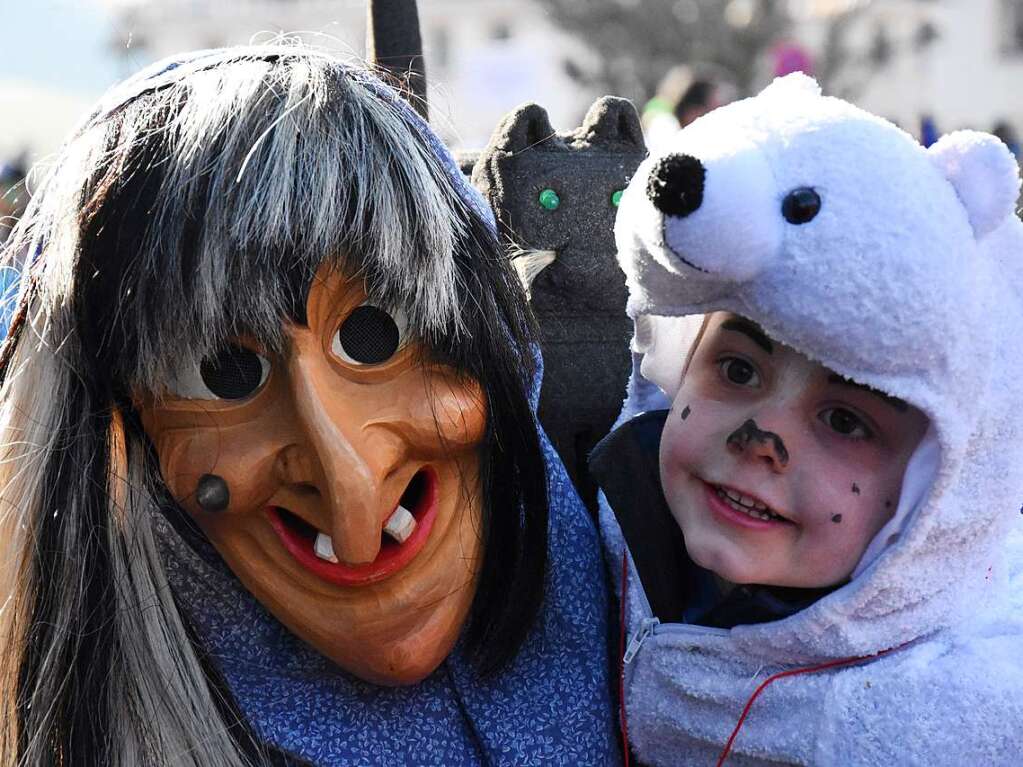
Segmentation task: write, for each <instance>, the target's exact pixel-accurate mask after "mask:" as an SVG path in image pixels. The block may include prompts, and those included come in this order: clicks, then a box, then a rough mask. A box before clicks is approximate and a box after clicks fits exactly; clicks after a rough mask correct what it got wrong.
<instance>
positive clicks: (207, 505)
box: [195, 474, 231, 512]
mask: <svg viewBox="0 0 1023 767" xmlns="http://www.w3.org/2000/svg"><path fill="white" fill-rule="evenodd" d="M195 502H196V503H198V504H199V507H200V508H201V509H202V510H203V511H209V512H219V511H223V510H224V509H226V508H227V507H228V505H229V504H230V503H231V491H230V490H229V489H228V487H227V482H226V481H224V478H223V477H218V476H217V475H216V474H203V475H202V476H201V477H199V482H198V484H197V485H196V488H195Z"/></svg>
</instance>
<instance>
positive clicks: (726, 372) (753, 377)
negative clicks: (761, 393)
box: [718, 357, 760, 386]
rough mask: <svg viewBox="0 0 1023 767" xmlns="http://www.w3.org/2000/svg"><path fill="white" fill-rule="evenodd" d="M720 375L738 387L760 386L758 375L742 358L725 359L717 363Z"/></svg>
mask: <svg viewBox="0 0 1023 767" xmlns="http://www.w3.org/2000/svg"><path fill="white" fill-rule="evenodd" d="M718 369H719V370H720V371H721V375H723V376H724V377H725V379H726V380H727V381H729V382H731V383H734V384H737V385H739V386H760V374H759V373H757V370H756V368H754V367H753V365H751V364H750V363H749V362H747V361H746V360H744V359H742V357H725V358H723V359H721V360H719V361H718Z"/></svg>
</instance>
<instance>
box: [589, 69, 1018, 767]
mask: <svg viewBox="0 0 1023 767" xmlns="http://www.w3.org/2000/svg"><path fill="white" fill-rule="evenodd" d="M667 154H688V155H691V156H693V157H696V158H698V159H699V160H701V162H702V163H703V164H704V166H705V168H706V175H705V188H704V197H703V203H702V205H701V206H700V207H699V208H698V209H697V210H695V211H694V212H693V213H691V214H690V215H688V216H685V217H677V216H672V215H666V214H662V213H661V212H660V211H658V210H657V209H656V208H655V207H654V205H653V204H652V203H651V201H650V200H649V199H648V196H647V189H646V187H647V179H648V177H649V174H650V171H651V169H652V167H653V166H654V165H655V163H657V162H658V160H660V159H661V158H662V157H663V156H665V155H667ZM801 187H809V188H812V189H814V190H815V191H816V192H817V193H818V194H819V196H820V198H821V202H822V204H821V209H820V212H819V213H818V214H817V216H816V217H815V218H814V219H813V220H811V221H810V222H808V223H804V224H801V225H799V224H792V223H789V222H788V221H786V219H785V218H784V217H783V215H782V202H783V200H784V198H785V196H786V195H787V194H788V193H789V192H790V191H791V190H793V189H798V188H801ZM1018 191H1019V175H1018V169H1017V166H1016V163H1015V161H1014V159H1013V157H1012V155H1011V154H1010V152H1009V151H1008V149H1007V148H1006V147H1005V146H1004V145H1002V144H1001V143H1000V142H999V141H998V140H997V139H995V138H994V137H993V136H988V135H985V134H980V133H974V132H959V133H955V134H951V135H949V136H947V137H945V138H944V139H942V140H941V141H940V142H938V143H937V144H935V145H934V146H933V147H931V149H930V150H925V149H924V148H923V147H922V146H920V145H919V144H918V143H917V142H916V141H915V140H914V139H913V138H912V137H910V136H909V135H908V134H906V133H904V132H902V131H901V130H899V129H898V128H896V127H895V126H894V125H892V124H890V123H888V122H886V121H885V120H882V119H881V118H878V117H876V116H873V115H870V114H868V113H866V112H864V111H862V110H859V109H857V108H855V107H853V106H852V105H850V104H848V103H846V102H843V101H841V100H838V99H833V98H827V97H823V96H822V95H821V94H820V89H819V88H818V87H817V84H816V83H815V82H814V81H813V80H812V79H810V78H809V77H806V76H805V75H801V74H795V75H789V76H787V77H785V78H781V79H779V80H776V81H775V82H774V83H773V84H772V85H770V86H769V87H768V88H767V89H765V90H764V91H763V92H762V93H761V94H759V95H758V96H755V97H753V98H750V99H746V100H744V101H740V102H736V103H734V104H731V105H729V106H726V107H723V108H721V109H718V110H716V111H714V112H712V113H710V114H708V115H706V116H704V117H703V118H701V119H699V120H697V121H696V122H695V123H693V124H692V125H690V126H689V127H687V128H685V129H684V130H682V131H680V132H679V133H678V134H677V135H676V137H675V139H674V140H673V141H672V142H671V143H670V144H669V145H668V146H666V147H665V148H664V149H663V150H662V151H661V152H659V153H658V154H657V155H656V156H652V157H650V158H649V159H648V160H647V161H646V162H645V163H644V164H643V165H642V166H640V168H639V170H638V172H637V173H636V176H635V177H634V179H633V181H632V183H631V184H630V185H629V187H628V189H627V190H626V191H625V193H624V195H623V197H622V201H621V205H620V208H619V215H618V219H617V224H616V238H617V242H618V248H619V260H620V263H621V266H622V268H623V270H624V271H625V273H626V275H627V279H628V285H629V289H630V302H629V311H630V314H631V315H632V316H633V317H634V318H637V320H638V321H639V322H640V324H644V323H646V324H649V323H651V322H652V323H653V324H654V325H655V326H656V327H655V330H654V331H651V330H650V328H649V327H647V328H645V329H644V333H645V335H644V338H643V343H641V344H638V345H637V346H636V352H637V365H636V368H637V376H638V371H639V370H642V371H643V372H644V373H646V374H647V376H648V377H649V378H651V379H652V380H654V381H655V382H656V383H657V384H659V385H660V386H661V388H662V389H663V390H664V394H665V395H666V396H667V397H668V398H669V399H670V398H672V397H673V396H674V394H675V390H677V388H678V385H679V371H680V367H679V366H680V365H681V363H682V362H683V361H684V357H685V355H684V354H680V353H679V337H678V336H676V337H674V338H672V333H671V328H672V327H677V328H680V329H681V333H682V335H683V336H685V334H686V333H688V334H689V335H688V337H685V342H686V343H689V342H691V340H692V338H691V336H692V333H691V330H692V327H693V325H692V324H691V323H690V324H688V325H679V324H678V322H677V321H675V324H674V325H673V324H672V322H670V321H664V322H660V321H659V320H657V318H658V317H667V318H675V317H683V316H689V315H695V314H702V313H705V312H709V311H715V310H728V311H732V312H735V313H737V314H740V315H742V316H745V317H748V318H750V319H752V320H755V321H756V322H758V323H760V324H761V325H762V326H763V327H764V328H765V330H766V331H767V332H768V334H769V335H770V336H771V337H773V338H775V339H777V340H779V341H781V342H783V343H785V344H788V345H790V346H792V347H794V348H796V349H797V350H799V351H801V352H803V353H804V354H806V355H807V356H809V357H811V358H812V359H815V360H817V361H819V362H821V363H823V364H825V365H827V366H828V367H830V368H833V369H834V370H836V371H837V372H839V373H841V374H842V375H844V376H846V377H848V378H851V379H853V380H855V381H858V382H860V383H864V384H867V385H870V386H872V387H875V388H877V389H879V390H882V391H884V392H887V393H889V394H891V395H893V396H896V397H900V398H902V399H904V400H906V401H908V402H911V403H912V404H914V405H916V406H917V407H919V408H921V409H922V410H923V411H925V412H926V413H927V415H928V416H929V418H930V419H931V430H930V432H929V436H928V438H927V439H925V441H924V442H925V444H924V445H923V446H922V447H921V448H920V449H919V450H918V454H919V453H920V450H923V451H925V453H926V451H930V454H929V455H928V454H919V455H917V456H914V460H916V461H917V463H918V464H919V465H920V466H922V467H923V469H921V470H920V471H919V472H917V473H915V474H914V478H913V482H907V484H909V485H912V487H911V488H910V489H909V490H907V491H905V492H904V493H903V501H905V502H906V504H907V508H905V509H900V519H898V520H897V525H898V528H899V529H898V530H897V531H894V532H895V534H893V531H892V530H891V529H886V530H885V531H882V532H883V534H884V535H885V539H884V540H881V541H879V540H875V541H874V543H873V544H872V547H871V550H870V554H869V557H870V558H869V560H865V561H864V562H863V563H861V568H860V569H859V570H858V571H857V573H856V577H855V578H853V579H852V580H851V581H850V582H849V583H848V584H847V585H845V586H843V587H842V588H840V589H838V590H836V591H834V592H832V593H831V594H829V595H828V596H826V597H824V598H822V599H820V600H819V601H817V602H816V603H814V604H813V605H811V606H810V607H808V608H806V609H804V610H802V611H801V612H799V613H797V614H795V615H793V616H791V617H789V618H787V619H784V620H781V621H775V622H770V623H764V624H760V625H751V626H737V627H735V628H734V629H731V630H729V631H725V630H720V629H709V628H701V627H697V626H685V625H657V626H655V627H654V628H653V631H652V633H651V634H649V636H647V637H646V638H645V639H644V640H643V641H642V644H640V645H639V650H638V652H637V653H636V655H635V657H634V658H633V659H632V660H631V662H630V663H628V664H627V665H626V666H625V681H626V693H625V702H626V711H627V716H628V732H629V738H630V742H631V744H632V746H633V747H634V749H635V751H636V753H637V755H638V757H639V758H640V760H641V761H643V762H644V763H649V764H651V765H690V764H692V765H713V764H714V763H715V760H716V759H717V757H718V755H719V754H720V753H721V750H722V748H723V746H724V744H725V742H726V740H727V739H728V737H729V735H730V733H731V732H732V730H733V728H734V727H735V725H736V723H737V721H738V719H739V716H740V713H741V712H742V710H743V707H744V705H745V704H746V702H747V700H748V699H749V698H750V696H751V695H752V694H753V692H754V690H755V689H756V688H757V686H758V685H759V684H760V683H761V682H763V681H764V680H765V679H766V678H767V677H768V676H770V675H771V674H774V673H776V672H780V671H787V670H793V669H797V668H806V667H811V666H814V665H816V664H822V663H827V662H829V661H835V660H840V659H845V658H859V657H864V656H874V655H876V654H878V653H886V654H884V655H881V656H879V657H873V658H870V659H867V660H864V661H862V662H859V663H857V664H856V665H852V666H846V667H842V668H833V669H829V670H824V671H818V672H815V673H809V674H801V675H796V676H789V677H785V678H782V679H779V680H777V681H775V682H773V683H772V684H771V685H769V686H768V687H767V688H766V690H765V691H764V692H763V693H762V694H761V696H760V697H759V698H758V699H757V700H756V702H755V703H753V705H752V708H751V711H750V714H749V717H748V718H747V720H746V721H745V723H744V725H743V727H742V728H741V730H740V732H739V734H738V736H737V738H736V740H735V743H734V746H733V749H732V753H731V756H730V757H729V760H728V762H727V763H728V764H734V765H768V764H770V765H776V764H812V765H842V766H850V765H877V766H878V767H882V766H883V767H889V766H890V765H930V766H934V765H939V766H942V765H948V766H949V767H952V766H953V765H955V766H956V767H959V766H960V765H1006V766H1008V765H1019V764H1021V763H1023V657H1021V656H1023V567H1021V565H1020V559H1021V557H1023V536H1021V534H1020V528H1021V527H1023V516H1021V504H1023V353H1021V351H1020V348H1019V347H1020V343H1021V340H1023V224H1021V223H1020V221H1019V220H1018V219H1017V218H1016V216H1015V215H1014V214H1013V211H1014V205H1015V201H1016V196H1017V193H1018ZM642 318H646V319H642ZM649 318H654V319H653V320H651V319H649ZM662 338H667V339H668V340H665V341H664V342H663V343H661V342H660V339H662ZM642 390H643V387H642V386H639V385H637V382H634V383H633V386H632V387H631V388H630V391H642ZM647 397H648V399H650V397H649V395H647ZM630 408H631V409H630ZM639 409H640V408H637V407H636V406H635V405H634V403H630V402H626V406H625V410H626V411H629V412H636V411H637V410H639ZM920 477H923V478H924V479H923V480H920V479H919V478H920ZM921 482H922V486H921ZM907 493H908V494H909V495H911V496H912V498H910V499H909V500H907ZM604 503H605V507H604V508H603V509H602V510H601V525H602V528H603V531H604V534H605V539H606V541H607V544H608V553H609V556H610V558H611V561H612V563H618V565H617V566H615V567H612V570H613V571H614V572H617V571H618V569H619V568H620V563H621V557H622V554H623V546H624V544H623V541H622V538H621V533H620V530H619V529H618V526H617V524H616V522H615V520H614V517H613V515H612V514H611V513H610V511H609V510H608V509H607V508H606V501H604ZM900 505H901V504H900ZM1010 541H1014V542H1015V543H1014V544H1011V545H1010V543H1009V542H1010ZM1010 554H1011V555H1010ZM629 572H630V576H629V578H628V581H627V584H626V599H627V618H626V624H627V625H626V630H627V632H628V635H629V636H630V637H634V636H636V635H637V634H639V633H640V630H641V629H642V628H644V626H646V627H647V628H649V625H650V624H649V622H648V623H646V624H644V621H648V619H649V618H650V612H649V607H648V606H647V604H646V600H645V597H644V595H643V593H642V589H641V587H640V584H639V580H638V578H636V577H635V569H634V568H630V570H629ZM886 651H887V652H886Z"/></svg>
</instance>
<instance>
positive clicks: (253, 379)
mask: <svg viewBox="0 0 1023 767" xmlns="http://www.w3.org/2000/svg"><path fill="white" fill-rule="evenodd" d="M269 375H270V361H269V360H268V359H266V357H263V356H262V355H259V354H256V352H254V351H252V350H251V349H246V348H245V347H244V346H238V345H236V344H232V345H230V346H226V347H224V348H223V349H220V350H218V351H217V352H215V353H213V354H211V355H209V356H208V357H205V358H204V359H203V360H202V362H200V363H199V367H198V368H197V369H192V370H187V371H184V372H182V373H181V374H180V375H178V376H177V377H176V378H175V379H174V381H172V382H171V383H170V385H169V386H168V387H167V388H168V390H169V391H170V393H171V394H173V395H175V396H176V397H181V398H182V399H205V400H215V399H223V400H241V399H245V398H246V397H251V396H252V395H253V394H255V393H256V392H257V391H259V389H260V387H261V386H262V385H263V384H264V383H265V382H266V379H267V377H268V376H269Z"/></svg>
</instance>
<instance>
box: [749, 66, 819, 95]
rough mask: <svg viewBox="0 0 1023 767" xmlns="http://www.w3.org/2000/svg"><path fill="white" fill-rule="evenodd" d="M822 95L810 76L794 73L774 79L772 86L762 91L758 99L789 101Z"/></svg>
mask: <svg viewBox="0 0 1023 767" xmlns="http://www.w3.org/2000/svg"><path fill="white" fill-rule="evenodd" d="M820 95H821V87H820V86H819V85H818V84H817V81H816V80H814V79H813V78H812V77H810V75H807V74H804V73H802V72H792V73H791V74H787V75H785V76H784V77H776V78H774V80H773V81H772V82H771V84H770V85H768V86H767V87H766V88H764V89H763V90H762V91H760V96H758V98H760V97H763V96H767V97H768V98H779V99H785V100H789V99H793V98H806V97H807V96H820Z"/></svg>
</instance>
